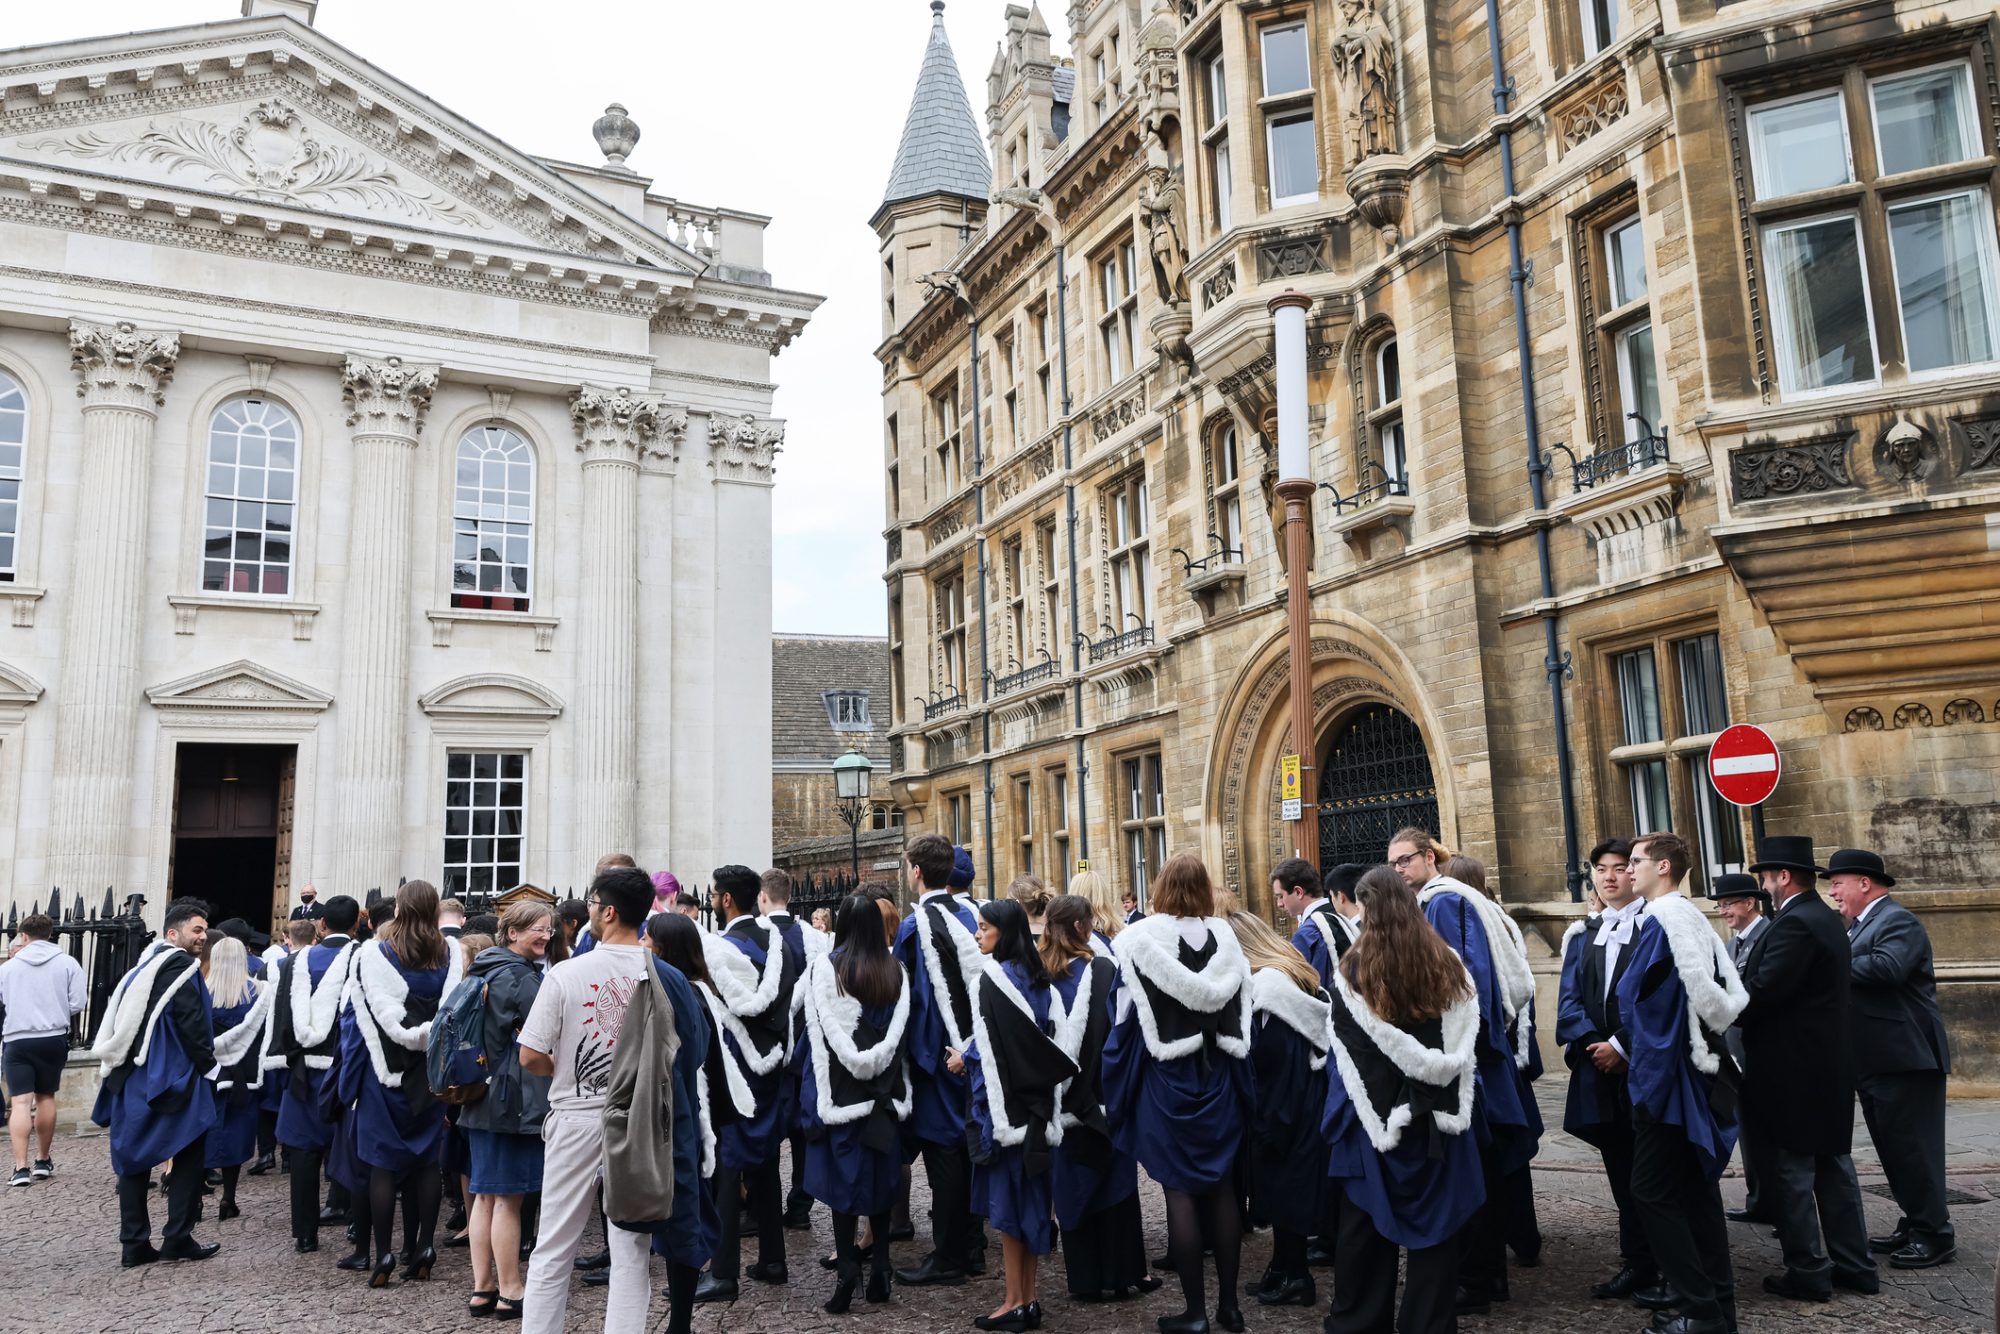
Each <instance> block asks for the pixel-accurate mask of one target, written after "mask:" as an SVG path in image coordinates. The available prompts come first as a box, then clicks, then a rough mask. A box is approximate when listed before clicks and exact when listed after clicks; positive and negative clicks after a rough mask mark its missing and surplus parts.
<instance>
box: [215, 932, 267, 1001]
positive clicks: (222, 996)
mask: <svg viewBox="0 0 2000 1334" xmlns="http://www.w3.org/2000/svg"><path fill="white" fill-rule="evenodd" d="M208 993H209V996H210V997H211V998H212V999H213V1000H214V1002H215V1004H216V1005H218V1006H220V1007H222V1008H223V1009H227V1008H229V1007H230V1006H232V1005H241V1004H242V1003H243V1002H244V1001H245V1000H246V999H248V998H249V997H251V996H253V995H255V994H256V993H255V992H253V991H252V990H251V988H250V952H249V951H248V950H246V949H244V948H243V942H242V941H240V940H238V939H236V938H235V937H234V936H224V937H222V938H221V939H220V940H216V941H213V942H212V943H211V944H210V945H209V947H208Z"/></svg>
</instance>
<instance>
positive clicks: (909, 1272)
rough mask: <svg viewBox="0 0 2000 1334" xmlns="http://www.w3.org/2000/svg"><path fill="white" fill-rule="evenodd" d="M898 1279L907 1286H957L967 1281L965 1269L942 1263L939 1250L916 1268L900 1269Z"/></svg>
mask: <svg viewBox="0 0 2000 1334" xmlns="http://www.w3.org/2000/svg"><path fill="white" fill-rule="evenodd" d="M896 1281H897V1282H898V1283H901V1284H902V1285H903V1286H904V1287H907V1288H929V1287H945V1288H955V1287H957V1286H958V1285H959V1284H961V1283H963V1282H965V1271H964V1270H963V1269H955V1268H953V1267H952V1266H950V1265H948V1264H943V1263H940V1262H939V1260H938V1257H937V1252H936V1251H932V1252H931V1253H930V1254H929V1255H926V1256H925V1257H924V1262H923V1263H922V1264H920V1265H918V1266H917V1267H916V1268H915V1269H898V1270H897V1271H896Z"/></svg>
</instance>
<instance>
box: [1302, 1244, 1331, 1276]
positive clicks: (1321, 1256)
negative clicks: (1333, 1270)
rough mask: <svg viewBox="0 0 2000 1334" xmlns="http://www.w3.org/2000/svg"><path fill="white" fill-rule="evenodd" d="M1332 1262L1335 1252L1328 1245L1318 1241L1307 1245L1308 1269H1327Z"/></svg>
mask: <svg viewBox="0 0 2000 1334" xmlns="http://www.w3.org/2000/svg"><path fill="white" fill-rule="evenodd" d="M1332 1263H1333V1252H1332V1251H1331V1250H1330V1249H1328V1248H1327V1247H1326V1246H1323V1245H1321V1244H1320V1243H1319V1242H1316V1241H1315V1242H1311V1243H1309V1244H1308V1245H1307V1246H1306V1267H1307V1268H1308V1269H1325V1268H1326V1267H1327V1266H1328V1265H1331V1264H1332Z"/></svg>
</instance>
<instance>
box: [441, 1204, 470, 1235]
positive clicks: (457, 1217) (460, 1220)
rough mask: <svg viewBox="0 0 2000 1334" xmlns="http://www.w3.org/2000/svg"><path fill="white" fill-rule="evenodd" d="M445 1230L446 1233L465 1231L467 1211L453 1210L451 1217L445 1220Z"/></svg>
mask: <svg viewBox="0 0 2000 1334" xmlns="http://www.w3.org/2000/svg"><path fill="white" fill-rule="evenodd" d="M444 1230H445V1231H446V1232H463V1231H465V1210H463V1209H453V1210H452V1211H451V1214H450V1216H449V1217H447V1218H446V1219H445V1220H444Z"/></svg>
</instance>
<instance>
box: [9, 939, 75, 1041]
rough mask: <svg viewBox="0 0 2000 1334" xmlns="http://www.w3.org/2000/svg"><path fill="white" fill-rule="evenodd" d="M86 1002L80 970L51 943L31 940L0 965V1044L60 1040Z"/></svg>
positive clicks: (58, 946)
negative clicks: (1, 1022) (1, 1017)
mask: <svg viewBox="0 0 2000 1334" xmlns="http://www.w3.org/2000/svg"><path fill="white" fill-rule="evenodd" d="M86 999H87V997H86V996H85V994H84V986H83V966H82V965H81V964H79V963H78V962H77V961H76V960H75V959H72V958H70V957H69V955H68V953H66V952H65V951H64V950H63V948H62V947H61V946H60V945H57V944H56V943H55V942H54V941H51V940H31V941H29V942H28V943H27V944H26V945H25V946H24V947H22V950H21V952H20V953H19V954H16V955H15V956H14V957H13V958H11V959H9V960H8V961H7V962H6V963H4V964H0V1011H4V1012H5V1014H6V1020H5V1027H4V1028H0V1041H9V1042H11V1041H12V1040H14V1039H15V1038H54V1037H61V1036H63V1035H64V1034H66V1033H68V1032H69V1021H70V1016H72V1015H76V1014H81V1013H83V1007H84V1004H85V1001H86Z"/></svg>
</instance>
